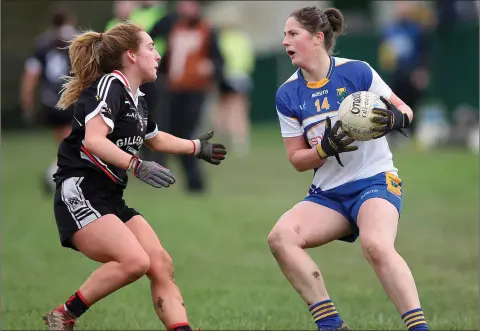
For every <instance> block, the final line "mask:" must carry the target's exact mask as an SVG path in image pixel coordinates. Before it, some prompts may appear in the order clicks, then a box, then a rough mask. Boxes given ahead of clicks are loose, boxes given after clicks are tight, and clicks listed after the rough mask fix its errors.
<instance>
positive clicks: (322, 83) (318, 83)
mask: <svg viewBox="0 0 480 331" xmlns="http://www.w3.org/2000/svg"><path fill="white" fill-rule="evenodd" d="M333 68H335V58H334V57H333V56H330V67H329V68H328V72H327V77H325V78H322V79H321V80H319V81H316V82H307V81H306V80H305V79H304V78H303V75H302V70H301V69H300V68H298V76H299V77H300V79H301V80H302V82H303V83H304V84H305V85H307V87H308V88H311V89H318V88H322V87H324V86H325V85H326V84H327V83H328V82H329V80H330V77H331V76H332V72H333Z"/></svg>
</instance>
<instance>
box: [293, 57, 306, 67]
mask: <svg viewBox="0 0 480 331" xmlns="http://www.w3.org/2000/svg"><path fill="white" fill-rule="evenodd" d="M291 59H292V64H293V65H294V66H297V67H301V66H302V64H303V61H302V59H301V58H299V57H297V56H293V57H292V58H291Z"/></svg>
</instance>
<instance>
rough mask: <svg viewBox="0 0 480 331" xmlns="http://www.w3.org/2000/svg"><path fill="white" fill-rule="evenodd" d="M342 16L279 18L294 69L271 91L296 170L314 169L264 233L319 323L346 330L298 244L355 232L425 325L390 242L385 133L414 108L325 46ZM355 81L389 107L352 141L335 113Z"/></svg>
mask: <svg viewBox="0 0 480 331" xmlns="http://www.w3.org/2000/svg"><path fill="white" fill-rule="evenodd" d="M343 23H344V22H343V16H342V14H341V12H340V11H339V10H338V9H335V8H331V9H326V10H321V9H318V8H316V7H306V8H302V9H299V10H297V11H295V12H293V13H292V14H291V15H290V17H289V18H288V20H287V21H286V24H285V32H284V34H285V37H284V39H283V46H284V47H285V50H286V52H287V53H288V55H289V56H290V58H291V60H292V63H293V64H294V65H295V66H297V67H298V69H297V71H296V72H295V73H294V74H293V75H292V76H291V77H290V78H289V79H288V80H287V81H286V82H285V83H284V84H283V85H282V86H280V88H279V89H278V91H277V93H276V107H277V113H278V117H279V121H280V127H281V131H282V136H283V140H284V144H285V148H286V150H287V154H288V158H289V160H290V162H291V163H292V165H293V166H294V167H295V168H296V169H297V170H298V171H306V170H312V169H313V170H314V178H313V183H312V185H311V188H310V190H309V193H308V195H307V197H306V198H305V199H304V200H303V201H301V202H299V203H298V204H297V205H295V206H294V207H293V208H292V209H290V210H289V211H287V212H286V213H285V214H284V215H283V216H282V217H281V218H280V220H279V221H278V222H277V224H276V225H275V227H274V228H273V229H272V231H271V232H270V234H269V236H268V242H269V245H270V248H271V250H272V253H273V255H274V256H275V259H276V260H277V262H278V264H279V266H280V268H281V270H282V272H283V273H284V275H285V276H286V278H287V279H288V280H289V281H290V283H291V284H292V285H293V287H294V288H295V289H296V290H297V292H298V293H299V294H300V296H301V297H302V298H303V300H304V301H305V302H306V303H307V304H308V306H309V310H310V312H311V313H312V316H313V319H314V321H315V323H316V325H317V327H318V329H320V330H348V329H349V328H348V326H347V324H346V323H345V322H344V321H343V320H342V318H341V317H340V315H339V313H338V312H337V310H336V309H335V306H334V304H333V302H332V300H331V299H330V297H329V295H328V292H327V289H326V287H325V284H324V281H323V278H322V275H321V273H320V270H319V268H318V266H317V265H316V264H315V262H314V261H313V260H312V259H311V258H310V256H309V255H308V254H307V252H306V251H305V249H306V248H312V247H318V246H322V245H325V244H327V243H329V242H331V241H334V240H343V241H347V242H353V241H355V240H356V238H357V237H358V236H359V234H360V233H361V236H360V244H361V247H362V249H363V252H364V255H365V257H366V259H367V260H368V262H369V263H370V264H371V266H372V267H373V269H374V271H375V273H376V274H377V276H378V278H379V280H380V283H381V284H382V286H383V288H384V289H385V292H386V293H387V294H388V295H389V297H390V299H391V300H392V302H393V304H394V305H395V307H396V308H397V310H398V312H399V313H400V314H401V316H402V319H403V321H404V322H405V325H406V327H407V328H408V330H414V331H417V330H428V326H427V323H426V320H425V317H424V314H423V311H422V308H421V306H420V300H419V298H418V293H417V289H416V286H415V282H414V279H413V276H412V274H411V272H410V269H409V267H408V266H407V264H406V262H405V261H404V260H403V258H402V257H401V256H400V255H399V254H398V253H397V252H396V250H395V246H394V243H395V236H396V233H397V226H398V219H399V214H400V211H401V205H402V182H401V180H400V179H399V178H398V177H397V175H398V174H397V169H396V168H395V166H394V164H393V161H392V154H391V152H390V149H389V147H388V143H387V140H386V138H385V137H384V136H385V135H386V134H388V133H389V132H392V131H400V132H403V129H405V128H408V127H409V125H410V122H411V120H412V118H413V113H412V110H411V109H410V107H409V106H408V105H406V104H405V103H404V102H403V101H402V100H400V99H399V98H398V97H397V96H396V95H395V94H394V93H393V92H392V90H391V89H390V88H389V87H388V85H387V84H385V82H384V81H383V80H382V79H381V78H380V77H379V75H378V74H377V73H376V71H375V70H374V69H373V68H371V67H370V65H369V64H368V63H366V62H363V61H357V60H349V59H343V58H338V57H333V56H331V55H330V54H331V51H332V49H333V47H334V44H335V39H336V37H337V36H340V35H342V34H343V26H344V24H343ZM357 91H370V92H373V93H375V94H377V95H379V96H381V97H382V100H383V101H384V102H385V103H386V104H387V108H388V109H386V110H383V109H377V110H375V113H376V114H377V116H376V117H375V118H373V121H374V122H375V123H376V131H377V133H376V135H375V137H374V138H375V139H373V140H370V141H361V142H355V144H353V145H352V143H353V142H354V141H353V139H351V138H349V137H347V136H346V135H345V133H342V132H340V131H339V128H340V125H341V123H340V122H339V121H336V117H337V110H338V107H339V105H340V103H341V101H342V100H343V99H344V98H345V97H346V96H347V95H349V94H351V93H354V92H357ZM332 125H333V126H332ZM340 154H341V157H340ZM331 156H334V157H333V158H332V157H331Z"/></svg>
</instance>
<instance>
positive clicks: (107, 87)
mask: <svg viewBox="0 0 480 331" xmlns="http://www.w3.org/2000/svg"><path fill="white" fill-rule="evenodd" d="M116 80H117V78H115V77H114V76H111V75H105V76H103V77H102V78H101V79H100V81H99V82H98V84H97V91H96V94H93V93H92V94H90V95H89V96H88V97H87V98H86V100H85V124H87V123H88V121H90V120H91V119H92V118H94V117H95V116H97V115H98V114H100V115H101V116H102V118H103V120H104V121H105V123H106V124H107V125H108V127H109V128H110V132H109V133H112V131H113V129H114V127H115V119H116V117H117V115H118V114H119V112H120V110H121V109H122V108H121V107H122V102H123V97H122V92H121V89H122V88H123V86H121V83H120V82H116Z"/></svg>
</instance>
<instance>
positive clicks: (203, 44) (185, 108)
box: [150, 1, 223, 193]
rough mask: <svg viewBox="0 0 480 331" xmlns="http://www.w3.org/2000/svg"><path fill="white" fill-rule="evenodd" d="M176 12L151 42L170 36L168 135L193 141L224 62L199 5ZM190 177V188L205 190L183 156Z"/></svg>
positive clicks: (193, 164)
mask: <svg viewBox="0 0 480 331" xmlns="http://www.w3.org/2000/svg"><path fill="white" fill-rule="evenodd" d="M176 9H177V12H176V13H175V14H172V15H169V16H167V17H165V18H164V19H163V20H160V21H159V22H157V24H156V25H155V26H154V27H153V29H152V30H151V31H150V35H151V36H152V38H156V37H158V36H162V35H163V36H167V50H166V53H165V56H164V57H163V59H162V60H161V62H160V71H161V72H162V73H163V74H164V75H165V84H166V89H167V93H168V106H167V107H166V108H167V111H168V112H169V113H168V116H167V117H168V120H169V123H168V132H170V133H171V134H173V135H176V136H178V137H181V138H185V139H192V138H194V137H193V135H194V134H195V132H196V130H197V127H198V125H199V123H200V120H201V117H202V110H203V106H204V102H205V99H206V97H207V94H208V93H209V92H210V91H211V90H212V88H213V87H214V84H215V82H216V81H218V79H219V77H220V76H221V74H222V70H223V58H222V55H221V53H220V49H219V46H218V40H217V34H216V31H215V30H214V29H213V27H212V26H211V24H210V23H209V22H207V21H206V20H205V19H204V18H203V16H202V14H201V7H200V3H199V2H198V1H178V2H177V7H176ZM180 161H181V164H182V167H183V168H184V170H185V171H186V173H187V177H188V182H187V188H188V190H189V191H190V192H195V193H200V192H203V191H204V189H205V183H204V178H203V177H204V175H203V173H202V171H201V170H200V168H199V164H198V159H196V158H192V157H189V156H180Z"/></svg>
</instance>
